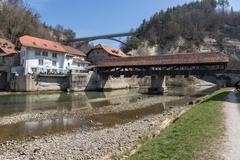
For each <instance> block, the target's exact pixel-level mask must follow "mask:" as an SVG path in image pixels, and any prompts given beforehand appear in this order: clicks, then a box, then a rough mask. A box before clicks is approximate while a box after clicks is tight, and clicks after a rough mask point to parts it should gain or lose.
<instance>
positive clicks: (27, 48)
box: [12, 36, 88, 75]
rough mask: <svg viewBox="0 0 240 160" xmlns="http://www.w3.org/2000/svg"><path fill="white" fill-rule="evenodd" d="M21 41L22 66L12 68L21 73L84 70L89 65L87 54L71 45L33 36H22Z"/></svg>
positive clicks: (54, 72)
mask: <svg viewBox="0 0 240 160" xmlns="http://www.w3.org/2000/svg"><path fill="white" fill-rule="evenodd" d="M19 42H20V45H21V50H20V66H16V67H15V68H14V69H13V70H12V72H14V73H17V74H19V75H27V74H66V73H67V72H69V71H74V72H82V71H84V70H85V69H86V67H87V65H88V62H86V61H85V57H86V55H85V54H84V53H83V52H82V51H80V50H77V49H74V48H72V47H70V46H64V45H61V44H60V43H57V42H54V41H49V40H45V39H40V38H36V37H31V36H23V37H20V40H19ZM75 59H81V61H75Z"/></svg>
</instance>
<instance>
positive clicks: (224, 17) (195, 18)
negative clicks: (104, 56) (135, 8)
mask: <svg viewBox="0 0 240 160" xmlns="http://www.w3.org/2000/svg"><path fill="white" fill-rule="evenodd" d="M229 6H230V4H229V2H228V0H218V1H217V0H202V1H194V2H191V3H188V4H184V5H182V6H180V5H178V6H176V7H172V8H168V9H167V10H166V11H160V12H158V13H156V14H154V15H153V16H152V17H151V18H150V20H143V22H142V24H141V25H140V26H139V28H137V29H136V33H135V35H134V36H133V37H131V38H129V39H128V40H127V44H128V46H129V47H128V48H131V49H137V48H138V47H139V46H140V45H142V44H143V43H146V42H147V43H148V45H150V46H154V45H158V46H159V47H160V48H164V47H165V46H166V45H167V44H169V43H170V42H174V41H176V40H177V39H179V37H181V38H183V39H184V40H186V41H187V42H188V44H189V45H191V44H194V45H199V44H201V43H202V42H203V40H204V38H205V37H210V38H213V39H216V40H217V43H218V44H221V42H222V40H223V39H224V38H226V37H227V38H234V39H239V40H240V12H237V11H234V10H233V8H230V7H229Z"/></svg>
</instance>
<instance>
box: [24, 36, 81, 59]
mask: <svg viewBox="0 0 240 160" xmlns="http://www.w3.org/2000/svg"><path fill="white" fill-rule="evenodd" d="M20 43H21V44H22V45H23V46H27V47H33V48H39V49H46V50H50V51H56V52H62V53H69V54H72V55H77V56H84V57H85V56H86V55H85V54H84V53H83V52H82V51H80V50H77V49H75V48H72V47H70V46H65V45H62V44H60V43H58V42H54V41H50V40H46V39H41V38H36V37H32V36H22V37H20Z"/></svg>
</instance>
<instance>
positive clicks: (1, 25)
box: [0, 0, 76, 43]
mask: <svg viewBox="0 0 240 160" xmlns="http://www.w3.org/2000/svg"><path fill="white" fill-rule="evenodd" d="M0 3H1V4H0V37H4V38H7V39H9V40H11V41H12V42H13V43H16V41H17V40H18V38H19V37H20V36H22V35H31V36H36V37H41V38H46V39H50V40H56V41H62V40H69V39H73V38H75V35H76V34H75V32H74V31H72V30H71V29H66V28H64V27H63V26H61V25H57V26H56V27H52V26H48V25H46V24H44V23H42V22H41V21H40V15H39V14H38V13H36V12H35V11H34V10H33V9H31V8H30V7H29V6H28V4H25V3H24V2H23V0H4V1H3V0H0Z"/></svg>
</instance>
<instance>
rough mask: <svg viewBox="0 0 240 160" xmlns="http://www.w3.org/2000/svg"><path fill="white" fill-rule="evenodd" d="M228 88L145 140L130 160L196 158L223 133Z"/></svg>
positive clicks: (180, 159) (187, 159) (184, 159)
mask: <svg viewBox="0 0 240 160" xmlns="http://www.w3.org/2000/svg"><path fill="white" fill-rule="evenodd" d="M229 92H230V90H229V89H221V90H219V91H216V92H215V93H213V94H212V95H211V96H210V97H209V98H208V99H206V100H205V101H203V102H201V103H200V104H197V105H195V106H194V107H193V108H192V109H191V110H190V111H188V112H187V113H185V114H184V115H183V116H182V117H181V118H179V119H178V120H177V121H176V122H175V123H174V124H172V125H171V126H170V127H169V128H167V129H166V130H164V131H163V132H162V133H161V135H160V136H159V137H156V138H154V139H152V140H149V141H146V143H145V144H144V145H143V146H142V147H141V148H140V149H139V151H138V152H137V153H135V154H134V155H132V156H131V157H130V160H141V159H143V160H150V159H151V160H157V159H174V160H175V159H176V160H178V159H179V160H190V159H195V158H196V154H197V153H199V152H202V150H206V149H207V147H208V146H209V144H211V143H213V142H214V139H216V138H218V136H220V135H221V134H222V132H223V130H224V125H223V123H222V122H223V112H222V106H223V105H222V103H223V102H224V101H225V99H226V96H227V94H228V93H229Z"/></svg>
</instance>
